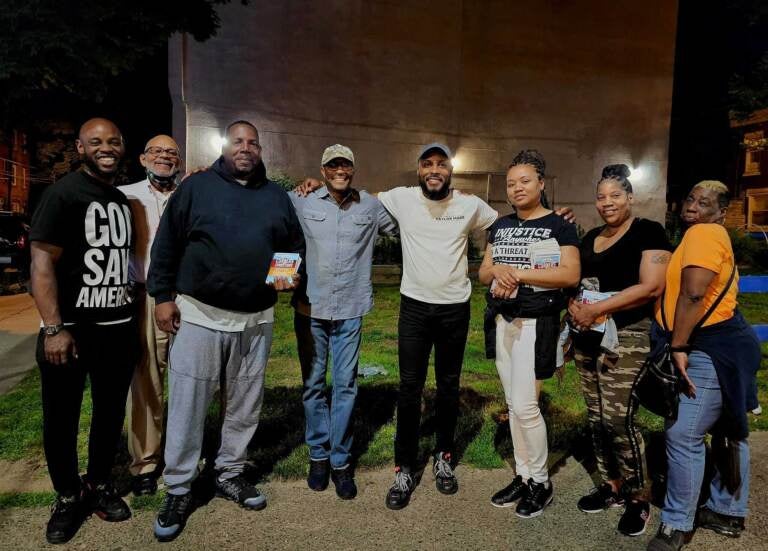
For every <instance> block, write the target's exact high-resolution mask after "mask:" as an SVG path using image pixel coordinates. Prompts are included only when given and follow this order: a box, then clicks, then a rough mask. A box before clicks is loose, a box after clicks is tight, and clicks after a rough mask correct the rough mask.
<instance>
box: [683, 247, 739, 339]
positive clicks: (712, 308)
mask: <svg viewBox="0 0 768 551" xmlns="http://www.w3.org/2000/svg"><path fill="white" fill-rule="evenodd" d="M735 277H736V257H735V256H734V257H733V270H731V277H730V278H728V283H726V284H725V287H723V291H722V292H721V293H720V294H719V295H718V297H717V298H716V299H715V302H713V303H712V306H710V307H709V310H707V312H706V314H704V316H703V317H702V318H701V319H700V320H699V323H697V324H696V326H695V327H694V328H693V331H691V334H693V333H694V331H696V330H697V329H699V328H700V327H701V326H702V325H704V323H705V322H706V321H707V320H708V319H709V316H711V315H712V312H714V311H715V308H717V306H718V305H719V304H720V301H722V300H723V297H725V295H726V294H727V293H728V291H729V290H730V288H731V285H732V284H733V280H734V278H735Z"/></svg>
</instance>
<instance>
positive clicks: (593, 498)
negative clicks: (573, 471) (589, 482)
mask: <svg viewBox="0 0 768 551" xmlns="http://www.w3.org/2000/svg"><path fill="white" fill-rule="evenodd" d="M622 505H624V498H622V497H621V496H620V495H619V494H617V493H616V492H614V491H613V488H611V485H610V484H608V483H607V482H603V483H602V484H600V486H598V487H597V488H592V491H591V492H589V494H587V495H585V496H584V497H582V498H581V499H580V500H579V502H578V503H577V504H576V506H577V507H578V508H579V511H582V512H584V513H601V512H603V511H605V510H606V509H612V508H614V507H621V506H622Z"/></svg>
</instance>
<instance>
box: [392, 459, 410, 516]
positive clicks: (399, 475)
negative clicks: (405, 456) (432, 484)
mask: <svg viewBox="0 0 768 551" xmlns="http://www.w3.org/2000/svg"><path fill="white" fill-rule="evenodd" d="M413 486H414V484H413V477H412V476H411V473H410V471H406V470H404V469H401V468H400V467H397V468H395V483H394V484H392V487H391V488H390V489H389V492H387V500H386V504H387V507H388V508H389V509H393V510H395V511H397V510H398V509H402V508H403V507H405V506H406V505H408V502H409V501H410V500H411V494H412V493H413Z"/></svg>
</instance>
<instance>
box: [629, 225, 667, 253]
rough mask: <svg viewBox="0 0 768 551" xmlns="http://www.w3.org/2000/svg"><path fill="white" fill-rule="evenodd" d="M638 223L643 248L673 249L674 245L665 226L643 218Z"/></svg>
mask: <svg viewBox="0 0 768 551" xmlns="http://www.w3.org/2000/svg"><path fill="white" fill-rule="evenodd" d="M639 222H642V223H641V224H638V228H637V229H638V236H639V237H640V242H641V244H642V250H644V251H649V250H657V251H672V250H673V249H674V247H672V245H671V244H670V242H669V239H667V232H666V231H665V230H664V226H662V225H661V224H659V223H658V222H654V221H653V220H645V219H641V220H639Z"/></svg>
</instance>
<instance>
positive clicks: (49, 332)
mask: <svg viewBox="0 0 768 551" xmlns="http://www.w3.org/2000/svg"><path fill="white" fill-rule="evenodd" d="M62 329H64V324H63V323H57V324H56V325H43V333H45V336H46V337H55V336H56V335H58V334H59V332H60V331H61V330H62Z"/></svg>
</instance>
